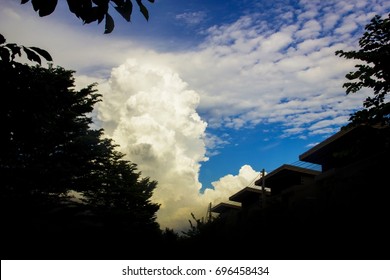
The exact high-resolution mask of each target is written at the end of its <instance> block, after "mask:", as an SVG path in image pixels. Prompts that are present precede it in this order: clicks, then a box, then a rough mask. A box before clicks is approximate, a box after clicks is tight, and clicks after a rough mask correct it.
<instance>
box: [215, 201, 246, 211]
mask: <svg viewBox="0 0 390 280" xmlns="http://www.w3.org/2000/svg"><path fill="white" fill-rule="evenodd" d="M240 209H241V206H240V205H237V204H232V203H226V202H221V203H219V204H217V205H215V206H214V207H212V208H211V212H215V213H220V214H221V213H225V212H228V211H231V210H240Z"/></svg>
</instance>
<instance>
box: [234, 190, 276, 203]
mask: <svg viewBox="0 0 390 280" xmlns="http://www.w3.org/2000/svg"><path fill="white" fill-rule="evenodd" d="M261 192H262V191H261V189H260V188H253V187H245V188H243V189H242V190H240V191H238V192H236V193H235V194H233V195H232V196H230V197H229V200H231V201H236V202H242V201H243V200H245V199H247V198H248V197H250V196H253V195H258V196H260V195H261ZM266 192H267V193H269V190H267V189H266Z"/></svg>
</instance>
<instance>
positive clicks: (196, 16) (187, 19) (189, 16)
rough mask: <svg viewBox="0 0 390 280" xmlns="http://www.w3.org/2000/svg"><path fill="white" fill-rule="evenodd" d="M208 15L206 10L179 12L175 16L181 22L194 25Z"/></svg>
mask: <svg viewBox="0 0 390 280" xmlns="http://www.w3.org/2000/svg"><path fill="white" fill-rule="evenodd" d="M206 16H207V13H206V12H204V11H197V12H187V13H182V14H178V15H176V16H175V18H176V20H178V21H180V22H183V23H185V24H187V25H191V26H193V25H197V24H200V23H202V22H203V21H204V20H205V19H206Z"/></svg>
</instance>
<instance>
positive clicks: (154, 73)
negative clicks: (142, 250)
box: [98, 60, 237, 228]
mask: <svg viewBox="0 0 390 280" xmlns="http://www.w3.org/2000/svg"><path fill="white" fill-rule="evenodd" d="M99 92H100V93H102V94H103V102H102V103H101V104H100V105H99V106H98V119H99V120H100V121H101V122H102V126H103V128H104V129H105V131H106V133H107V134H108V136H109V137H112V138H113V139H114V140H115V142H116V144H119V146H120V147H119V149H120V150H121V152H123V153H124V154H126V157H127V158H128V159H129V160H131V161H132V162H134V163H136V164H137V165H138V168H139V170H140V171H141V172H142V175H143V176H148V177H150V178H151V179H153V180H157V181H158V187H157V188H156V190H155V192H154V196H153V199H154V201H156V202H158V203H160V204H161V208H160V210H159V211H158V213H157V218H158V219H157V220H158V222H159V223H160V225H161V226H162V227H163V228H164V227H169V228H185V227H186V226H187V224H188V218H189V217H191V216H190V214H191V212H193V213H194V214H196V215H204V213H203V212H204V211H206V209H207V204H208V203H209V202H211V201H209V200H210V199H215V197H220V196H219V195H218V194H217V191H216V190H214V191H211V190H210V191H208V192H207V194H200V193H199V190H200V188H201V187H202V186H201V184H200V183H199V180H198V175H199V168H200V164H201V162H202V161H205V160H207V158H206V157H205V153H206V147H205V139H204V136H205V130H206V126H207V124H206V122H204V121H203V120H202V119H201V118H200V117H199V115H198V114H197V112H196V107H197V106H198V103H199V95H198V94H197V93H196V92H195V91H193V90H190V89H189V88H188V85H187V84H186V83H185V82H184V81H183V80H181V78H180V77H179V75H178V74H177V73H175V72H174V71H173V70H171V69H169V68H167V67H163V66H158V65H156V64H155V63H154V64H153V65H151V64H147V63H144V62H143V63H138V62H137V61H136V60H127V61H126V63H124V64H122V65H121V66H119V67H117V68H114V69H113V70H112V73H111V77H110V79H109V81H108V82H107V83H104V84H101V86H100V88H99ZM222 184H223V183H222ZM234 186H235V188H236V187H237V184H235V185H234ZM218 189H222V188H221V187H219V188H218ZM223 192H226V190H224V191H222V192H221V194H222V193H223Z"/></svg>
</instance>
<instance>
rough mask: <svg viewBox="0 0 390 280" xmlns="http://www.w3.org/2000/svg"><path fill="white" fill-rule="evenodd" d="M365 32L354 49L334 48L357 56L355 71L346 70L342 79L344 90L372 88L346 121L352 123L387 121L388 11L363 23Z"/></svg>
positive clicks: (346, 55) (389, 83)
mask: <svg viewBox="0 0 390 280" xmlns="http://www.w3.org/2000/svg"><path fill="white" fill-rule="evenodd" d="M365 30H366V31H365V33H364V34H363V36H362V37H361V38H360V40H359V46H360V49H359V50H357V51H343V50H338V51H336V55H339V56H341V57H344V58H346V59H356V60H361V61H362V62H363V63H362V64H357V65H356V66H355V67H356V68H357V70H356V71H355V72H350V73H348V74H347V75H346V78H347V79H348V80H350V82H347V83H344V85H343V87H345V88H346V93H347V94H349V93H356V92H358V91H359V90H361V89H362V88H369V89H372V90H373V97H367V98H366V100H365V101H364V103H363V106H364V109H363V110H360V111H357V112H356V113H354V114H353V115H352V116H351V118H350V121H351V122H352V124H353V125H355V124H382V125H384V124H387V125H388V124H389V121H390V103H389V102H388V101H386V95H387V94H388V93H389V91H390V63H389V61H390V14H389V15H388V17H387V18H385V19H382V17H380V16H378V15H376V16H375V17H373V18H372V20H371V22H370V23H369V24H367V25H366V27H365Z"/></svg>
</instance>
